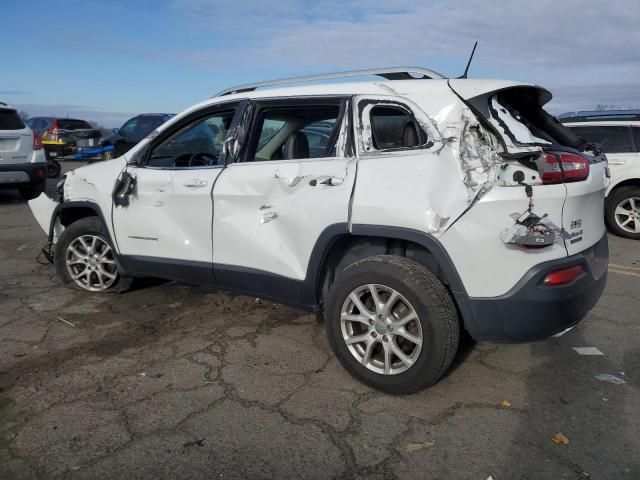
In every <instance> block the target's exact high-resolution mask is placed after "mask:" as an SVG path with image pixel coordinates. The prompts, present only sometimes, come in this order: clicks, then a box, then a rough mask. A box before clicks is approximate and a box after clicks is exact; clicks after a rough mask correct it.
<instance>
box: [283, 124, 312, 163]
mask: <svg viewBox="0 0 640 480" xmlns="http://www.w3.org/2000/svg"><path fill="white" fill-rule="evenodd" d="M284 158H285V160H294V159H298V158H309V140H307V136H306V135H305V134H304V133H302V132H300V131H298V132H293V133H292V134H291V135H289V136H288V137H287V141H286V142H285V144H284Z"/></svg>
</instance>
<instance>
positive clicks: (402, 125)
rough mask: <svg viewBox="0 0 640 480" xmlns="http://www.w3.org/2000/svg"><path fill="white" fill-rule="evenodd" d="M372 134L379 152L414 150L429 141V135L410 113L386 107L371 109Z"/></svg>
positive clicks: (401, 109) (397, 108) (398, 108)
mask: <svg viewBox="0 0 640 480" xmlns="http://www.w3.org/2000/svg"><path fill="white" fill-rule="evenodd" d="M371 133H372V136H373V145H374V147H375V148H376V149H377V150H393V149H398V148H414V147H419V146H421V145H424V144H426V143H427V141H428V139H427V135H426V134H425V133H424V131H423V130H422V129H421V128H420V126H419V125H418V123H417V122H416V121H415V119H414V118H413V116H412V115H411V114H409V112H407V111H406V110H405V109H403V108H400V107H390V106H386V105H380V106H375V107H373V108H372V109H371Z"/></svg>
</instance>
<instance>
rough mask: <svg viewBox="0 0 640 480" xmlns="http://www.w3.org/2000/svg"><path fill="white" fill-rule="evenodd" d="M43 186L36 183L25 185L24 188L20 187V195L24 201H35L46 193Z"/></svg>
mask: <svg viewBox="0 0 640 480" xmlns="http://www.w3.org/2000/svg"><path fill="white" fill-rule="evenodd" d="M43 187H44V186H43V184H41V183H35V184H32V185H25V186H24V187H18V193H19V194H20V196H21V197H22V198H23V199H24V200H33V199H34V198H36V197H39V196H40V194H41V193H42V192H43V191H44V188H43Z"/></svg>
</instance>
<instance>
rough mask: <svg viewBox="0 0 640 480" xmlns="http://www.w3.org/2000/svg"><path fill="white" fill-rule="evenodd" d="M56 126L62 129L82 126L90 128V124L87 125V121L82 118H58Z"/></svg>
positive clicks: (81, 127) (77, 128) (78, 128)
mask: <svg viewBox="0 0 640 480" xmlns="http://www.w3.org/2000/svg"><path fill="white" fill-rule="evenodd" d="M58 128H59V129H62V130H80V129H83V128H91V125H89V122H85V121H84V120H72V119H68V118H59V119H58Z"/></svg>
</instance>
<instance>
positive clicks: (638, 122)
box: [558, 110, 640, 240]
mask: <svg viewBox="0 0 640 480" xmlns="http://www.w3.org/2000/svg"><path fill="white" fill-rule="evenodd" d="M558 118H559V119H560V121H561V122H563V123H564V124H565V125H566V126H567V127H569V128H570V129H571V130H572V131H573V132H574V133H575V134H576V135H578V136H579V137H581V138H583V139H584V140H585V141H587V142H589V143H591V144H593V145H595V146H596V148H599V149H602V150H603V151H604V152H605V153H606V155H607V159H608V161H609V168H610V169H611V184H610V185H609V188H607V196H606V199H605V210H604V213H605V217H604V218H605V221H606V223H607V225H608V226H609V228H610V229H611V231H612V232H614V233H615V234H616V235H620V236H621V237H626V238H631V239H634V240H640V110H605V111H601V112H600V111H582V112H572V113H564V114H562V115H560V116H559V117H558Z"/></svg>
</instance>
